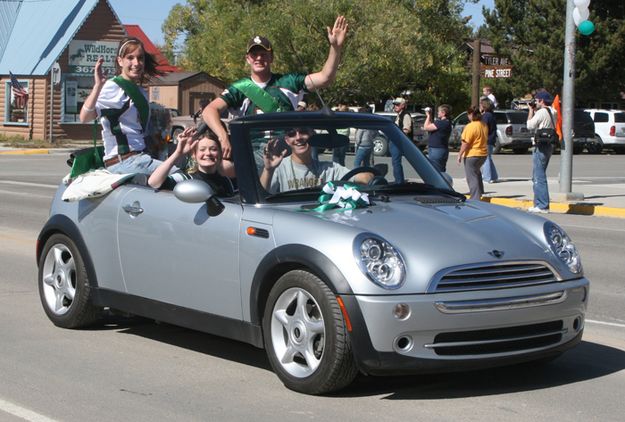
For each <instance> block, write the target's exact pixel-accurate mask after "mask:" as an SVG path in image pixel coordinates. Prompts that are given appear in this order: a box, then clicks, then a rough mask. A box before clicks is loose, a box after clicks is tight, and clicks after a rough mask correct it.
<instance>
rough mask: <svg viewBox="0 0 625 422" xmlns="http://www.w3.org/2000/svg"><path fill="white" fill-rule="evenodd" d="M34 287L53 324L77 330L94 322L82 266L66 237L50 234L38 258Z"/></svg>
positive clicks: (86, 278) (87, 282)
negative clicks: (37, 288)
mask: <svg viewBox="0 0 625 422" xmlns="http://www.w3.org/2000/svg"><path fill="white" fill-rule="evenodd" d="M38 284H39V297H40V299H41V304H42V305H43V309H44V311H45V312H46V315H48V318H50V320H51V321H52V322H53V323H54V325H57V326H59V327H63V328H80V327H84V326H87V325H90V324H92V323H93V322H95V321H96V320H97V319H98V314H99V309H98V308H96V307H95V306H93V305H92V303H91V294H90V286H89V280H88V277H87V271H86V269H85V263H84V261H83V259H82V256H81V254H80V252H79V251H78V248H77V247H76V245H75V244H74V242H73V241H72V240H71V239H70V238H69V237H67V236H65V235H63V234H54V235H52V236H50V238H49V239H48V241H47V242H46V243H45V245H44V247H43V251H42V253H41V257H40V258H39V277H38Z"/></svg>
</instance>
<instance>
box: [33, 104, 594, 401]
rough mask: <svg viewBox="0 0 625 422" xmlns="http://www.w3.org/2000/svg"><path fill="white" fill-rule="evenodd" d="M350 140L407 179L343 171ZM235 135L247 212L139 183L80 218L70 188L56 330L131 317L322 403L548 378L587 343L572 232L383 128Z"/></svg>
mask: <svg viewBox="0 0 625 422" xmlns="http://www.w3.org/2000/svg"><path fill="white" fill-rule="evenodd" d="M341 129H343V130H341ZM344 129H350V130H353V131H358V130H371V131H376V132H378V131H379V132H381V133H383V134H384V135H385V137H386V138H387V139H388V140H389V141H390V142H392V143H394V144H395V145H396V146H397V148H398V149H399V150H400V151H401V152H402V154H403V163H402V165H403V172H404V175H405V180H392V178H391V176H390V175H392V174H394V172H393V171H392V170H393V169H392V168H391V163H390V158H388V159H383V158H379V157H378V158H377V159H376V161H377V164H375V165H373V166H370V167H357V168H350V167H349V163H350V162H353V160H351V158H350V157H349V156H348V159H347V164H348V167H343V166H339V165H338V164H336V163H332V162H331V157H332V154H331V153H332V151H331V149H332V148H335V147H344V146H346V145H347V144H348V142H349V139H348V137H347V136H346V135H342V134H341V133H345V132H344ZM229 132H230V139H231V143H232V156H233V161H234V167H235V169H236V188H237V189H236V192H235V193H234V194H233V195H232V194H231V195H228V196H218V195H216V194H215V190H214V189H213V188H212V187H211V186H209V185H208V184H207V183H205V182H203V181H200V180H186V181H182V182H180V183H178V184H177V185H176V186H175V188H174V189H173V190H165V189H161V190H155V189H152V188H150V187H149V186H147V185H146V184H145V179H144V180H141V178H138V177H137V178H134V179H131V180H130V181H129V182H128V183H125V184H122V185H121V186H119V187H117V188H116V189H114V190H113V191H111V192H110V193H108V194H106V195H105V196H100V197H96V198H89V199H82V200H79V201H73V202H65V201H63V200H62V195H63V192H64V191H65V189H67V186H66V185H65V184H63V183H62V184H61V185H60V186H59V189H58V191H57V193H56V195H55V198H54V199H53V202H52V205H51V210H50V217H49V220H48V221H47V222H46V224H45V226H44V227H43V229H42V230H41V233H40V235H39V238H38V243H37V250H36V255H37V256H36V257H37V262H38V266H39V273H38V286H39V292H40V297H41V303H42V305H43V309H44V311H45V313H46V314H47V316H48V317H49V319H50V320H51V321H52V322H53V323H54V324H55V325H57V326H59V327H63V328H79V327H84V326H88V325H92V324H97V323H98V321H99V320H101V319H102V318H105V315H107V314H108V313H107V312H104V311H105V310H117V311H121V312H124V313H129V314H133V315H138V316H143V317H147V318H151V319H154V320H158V321H163V322H167V323H170V324H175V325H179V326H183V327H188V328H191V329H195V330H200V331H203V332H206V333H210V334H214V335H219V336H224V337H228V338H231V339H236V340H239V341H242V342H247V343H249V344H252V345H254V346H256V347H259V348H263V349H265V351H266V353H267V355H268V358H269V361H270V363H271V366H272V368H273V370H274V371H275V373H276V375H277V376H278V377H279V378H280V380H281V381H282V382H283V383H284V385H285V386H286V387H288V388H290V389H293V390H295V391H299V392H303V393H307V394H325V393H329V392H332V391H336V390H339V389H341V388H345V387H347V386H348V385H349V384H350V383H351V382H352V381H353V380H354V378H355V377H356V376H357V375H358V374H359V373H363V374H367V375H388V374H393V375H397V374H411V373H426V372H440V371H461V370H472V369H478V368H486V367H493V366H501V365H511V364H516V363H520V362H528V361H542V362H544V361H547V360H550V359H552V358H554V357H556V356H558V355H560V354H561V353H563V352H564V351H566V350H567V349H569V348H571V347H573V346H575V345H576V344H578V343H579V342H580V340H581V338H582V332H583V329H584V315H585V311H586V305H587V302H588V297H589V281H588V279H586V278H585V277H584V273H583V269H582V264H581V260H580V256H579V253H578V251H577V249H576V247H575V245H574V243H573V242H572V241H571V239H570V238H569V236H568V235H567V234H566V233H565V231H564V230H563V229H562V228H561V227H559V226H558V225H556V224H554V223H553V222H551V221H549V220H546V219H544V218H541V217H539V216H535V215H531V214H528V213H525V212H523V211H520V210H515V209H511V208H505V207H501V206H497V205H492V204H489V203H486V202H480V201H472V200H467V199H466V197H465V195H463V194H461V193H458V192H456V191H455V190H454V189H453V187H452V185H451V179H450V178H449V176H447V175H446V174H443V173H439V172H438V171H437V170H436V169H435V168H434V167H433V166H432V165H431V164H430V162H429V161H428V159H427V158H426V157H425V156H424V155H423V154H422V153H421V152H420V151H419V149H418V148H417V147H416V146H415V145H414V144H413V143H412V142H411V140H409V139H408V138H407V137H406V136H405V135H404V134H403V133H402V132H401V130H400V129H399V128H398V127H396V126H395V125H394V124H393V122H392V121H390V120H389V119H387V118H386V117H383V116H376V115H371V114H365V113H333V112H331V111H322V112H300V113H295V112H288V113H273V114H263V115H257V116H249V117H243V118H239V119H235V120H232V121H231V122H230V124H229ZM315 149H316V150H317V152H319V151H325V152H324V153H318V156H315V155H314V154H311V153H310V151H311V150H315ZM270 150H271V151H270ZM385 160H386V161H385ZM276 161H280V162H279V164H278V165H275V164H276ZM272 166H273V167H272ZM270 167H272V168H270ZM268 169H269V170H271V171H273V174H272V175H270V176H271V177H266V176H268V174H266V173H265V172H266V171H267V170H268ZM289 177H290V178H289ZM268 181H270V183H269V182H268ZM94 335H95V333H94Z"/></svg>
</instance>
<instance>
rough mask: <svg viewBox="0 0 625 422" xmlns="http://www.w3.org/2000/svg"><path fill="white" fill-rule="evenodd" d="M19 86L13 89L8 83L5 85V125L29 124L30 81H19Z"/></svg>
mask: <svg viewBox="0 0 625 422" xmlns="http://www.w3.org/2000/svg"><path fill="white" fill-rule="evenodd" d="M18 83H19V86H17V87H13V86H12V84H11V82H9V81H7V82H6V83H5V85H4V92H5V102H4V110H5V111H4V123H10V124H16V125H26V124H28V89H29V83H28V81H18Z"/></svg>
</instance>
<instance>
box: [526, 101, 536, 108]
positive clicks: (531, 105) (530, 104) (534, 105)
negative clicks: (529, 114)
mask: <svg viewBox="0 0 625 422" xmlns="http://www.w3.org/2000/svg"><path fill="white" fill-rule="evenodd" d="M527 104H528V105H529V106H530V107H531V108H536V100H531V101H530V102H529V103H527Z"/></svg>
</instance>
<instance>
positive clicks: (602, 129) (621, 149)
mask: <svg viewBox="0 0 625 422" xmlns="http://www.w3.org/2000/svg"><path fill="white" fill-rule="evenodd" d="M586 111H587V112H588V113H589V114H590V116H591V117H592V119H593V121H594V124H595V136H596V137H597V139H598V141H599V142H600V143H601V144H602V145H603V148H607V149H611V150H614V152H616V153H617V154H625V112H624V111H622V110H600V109H587V110H586Z"/></svg>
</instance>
